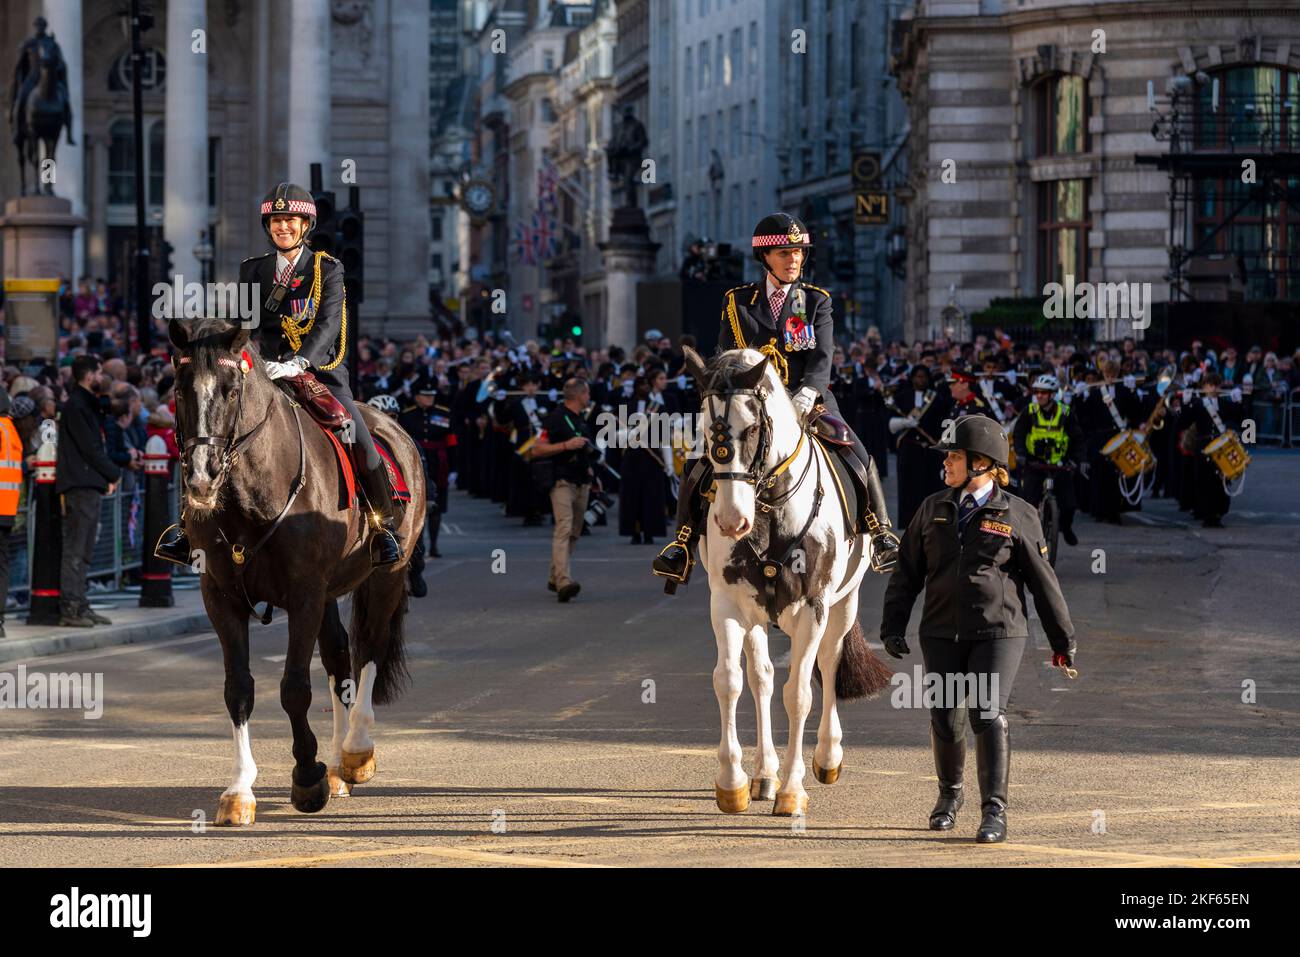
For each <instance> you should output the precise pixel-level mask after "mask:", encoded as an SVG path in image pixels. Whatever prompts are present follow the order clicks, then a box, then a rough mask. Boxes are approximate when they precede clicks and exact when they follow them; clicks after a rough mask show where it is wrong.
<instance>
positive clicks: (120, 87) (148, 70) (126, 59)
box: [108, 47, 167, 93]
mask: <svg viewBox="0 0 1300 957" xmlns="http://www.w3.org/2000/svg"><path fill="white" fill-rule="evenodd" d="M134 71H135V66H134V64H133V63H132V62H131V51H130V50H128V51H127V52H125V53H123V54H122V55H121V56H120V57H118V58H117V59H116V60H115V61H113V66H112V68H111V69H110V70H109V73H108V88H109V90H111V91H112V92H114V93H130V92H131V84H132V82H133V80H132V76H133V73H134ZM166 80H167V58H166V57H165V56H163V53H162V51H161V50H157V49H154V48H153V47H146V48H145V51H144V69H142V70H141V71H140V89H141V90H143V91H144V92H145V93H157V92H159V91H161V90H162V89H163V85H164V83H165V82H166Z"/></svg>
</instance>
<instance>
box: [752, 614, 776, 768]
mask: <svg viewBox="0 0 1300 957" xmlns="http://www.w3.org/2000/svg"><path fill="white" fill-rule="evenodd" d="M745 670H746V672H747V674H748V676H749V691H750V694H752V695H753V696H754V710H755V714H756V716H757V728H756V730H757V738H758V752H757V753H756V754H755V755H754V777H755V778H763V779H767V778H775V777H776V773H777V771H778V770H779V769H780V764H781V761H780V758H778V757H777V754H776V745H775V744H773V743H772V691H773V688H774V687H775V682H774V680H773V677H774V674H775V669H774V668H773V667H772V658H771V656H770V655H769V654H768V650H767V628H765V627H764V626H762V625H757V626H755V627H753V628H751V629H749V633H748V634H747V635H746V636H745Z"/></svg>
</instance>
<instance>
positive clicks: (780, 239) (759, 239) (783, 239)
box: [752, 233, 808, 249]
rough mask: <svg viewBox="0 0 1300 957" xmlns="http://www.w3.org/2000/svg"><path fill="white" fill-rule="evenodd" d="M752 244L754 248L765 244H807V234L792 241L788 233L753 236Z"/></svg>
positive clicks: (760, 247)
mask: <svg viewBox="0 0 1300 957" xmlns="http://www.w3.org/2000/svg"><path fill="white" fill-rule="evenodd" d="M752 245H753V248H754V249H762V248H764V247H766V246H807V245H808V234H807V233H804V234H803V235H801V236H800V237H799V241H798V242H794V241H792V240H791V239H790V234H789V233H781V234H780V235H778V236H755V237H754V242H753V244H752Z"/></svg>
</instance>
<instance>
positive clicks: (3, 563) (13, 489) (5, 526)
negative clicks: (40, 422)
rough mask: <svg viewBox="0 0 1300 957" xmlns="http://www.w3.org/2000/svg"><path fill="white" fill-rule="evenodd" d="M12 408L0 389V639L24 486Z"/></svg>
mask: <svg viewBox="0 0 1300 957" xmlns="http://www.w3.org/2000/svg"><path fill="white" fill-rule="evenodd" d="M12 411H13V409H12V407H11V404H10V399H9V393H8V392H5V391H4V390H3V389H0V638H3V637H5V604H6V602H8V600H9V563H10V560H11V558H12V556H13V542H12V536H13V529H14V520H15V519H16V517H17V515H18V496H19V493H20V492H22V488H23V442H22V439H21V438H19V436H18V429H17V428H15V427H14V421H13V419H12V418H10V413H11V412H12Z"/></svg>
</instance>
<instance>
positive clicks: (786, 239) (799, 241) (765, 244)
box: [751, 213, 813, 272]
mask: <svg viewBox="0 0 1300 957" xmlns="http://www.w3.org/2000/svg"><path fill="white" fill-rule="evenodd" d="M751 246H752V249H753V256H754V261H755V262H757V263H758V264H759V265H760V266H762V267H763V271H764V272H766V271H767V261H766V260H765V259H764V258H763V256H764V254H765V253H769V252H772V251H773V250H774V249H802V250H804V252H805V259H804V267H805V268H807V265H808V260H807V256H808V255H810V254H811V253H812V248H813V240H812V234H811V233H809V232H808V230H807V229H805V228H804V225H803V223H801V222H799V220H797V219H795V218H794V217H793V216H791V215H790V214H789V213H772V214H771V215H770V216H764V217H763V218H762V219H760V220H759V221H758V225H757V226H755V227H754V238H753V241H752V242H751Z"/></svg>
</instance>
